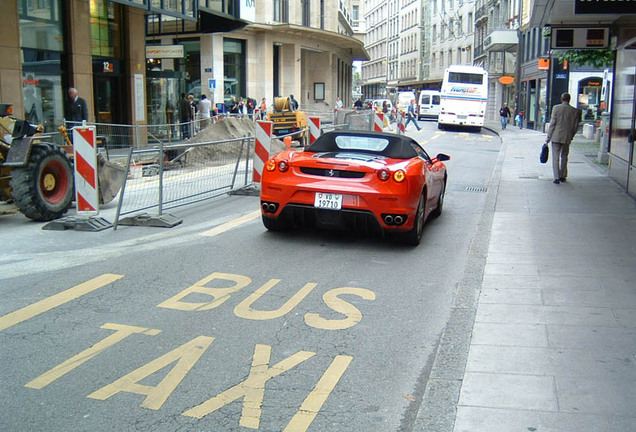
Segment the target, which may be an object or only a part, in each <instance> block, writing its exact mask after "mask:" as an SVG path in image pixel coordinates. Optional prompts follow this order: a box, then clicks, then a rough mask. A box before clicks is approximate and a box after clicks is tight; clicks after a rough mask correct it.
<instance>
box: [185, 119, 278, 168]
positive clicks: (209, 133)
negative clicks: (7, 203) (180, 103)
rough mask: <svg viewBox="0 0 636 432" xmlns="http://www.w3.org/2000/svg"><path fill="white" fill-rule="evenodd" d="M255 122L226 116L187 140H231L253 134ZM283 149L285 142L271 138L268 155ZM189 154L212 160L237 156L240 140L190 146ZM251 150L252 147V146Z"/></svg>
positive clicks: (194, 157)
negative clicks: (230, 142)
mask: <svg viewBox="0 0 636 432" xmlns="http://www.w3.org/2000/svg"><path fill="white" fill-rule="evenodd" d="M254 127H255V123H254V122H253V121H252V120H249V119H247V118H233V117H231V118H227V119H224V120H221V121H219V122H218V123H214V124H211V125H210V126H208V127H206V128H205V129H203V130H202V131H200V132H199V133H198V134H197V135H196V136H195V137H193V138H192V139H190V140H188V142H189V143H196V144H203V143H211V142H215V141H222V140H231V139H236V138H244V137H246V136H249V137H252V136H254ZM283 150H285V144H284V143H283V142H282V141H281V140H279V139H273V140H272V143H271V147H270V155H272V156H273V155H275V154H277V153H280V152H281V151H283ZM189 151H190V154H191V155H192V156H193V159H194V160H202V159H203V160H214V159H219V158H225V157H231V156H235V157H238V154H239V152H240V151H241V141H239V140H237V141H235V142H233V143H232V144H219V145H215V144H211V145H209V146H197V147H192V148H191V149H190V150H189ZM251 151H252V152H253V151H254V149H253V148H252V150H251Z"/></svg>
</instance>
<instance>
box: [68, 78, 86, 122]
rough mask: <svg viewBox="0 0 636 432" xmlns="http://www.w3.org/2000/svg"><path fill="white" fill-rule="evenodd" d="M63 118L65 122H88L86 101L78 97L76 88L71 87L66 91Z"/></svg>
mask: <svg viewBox="0 0 636 432" xmlns="http://www.w3.org/2000/svg"><path fill="white" fill-rule="evenodd" d="M65 117H66V120H67V121H71V122H82V121H83V120H86V121H88V107H87V106H86V101H85V100H84V99H82V98H81V97H79V92H78V91H77V89H76V88H73V87H71V88H70V89H68V101H67V103H66V113H65Z"/></svg>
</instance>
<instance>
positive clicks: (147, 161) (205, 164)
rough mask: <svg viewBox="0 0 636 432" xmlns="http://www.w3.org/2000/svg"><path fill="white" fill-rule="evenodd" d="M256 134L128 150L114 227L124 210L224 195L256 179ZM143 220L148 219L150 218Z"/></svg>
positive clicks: (161, 211) (156, 207) (150, 208)
mask: <svg viewBox="0 0 636 432" xmlns="http://www.w3.org/2000/svg"><path fill="white" fill-rule="evenodd" d="M253 146H254V139H253V137H249V136H246V137H243V138H237V139H230V140H223V141H213V142H205V143H196V144H190V143H187V144H176V145H161V146H159V147H158V148H153V149H143V150H134V149H130V150H129V152H128V159H127V163H126V173H127V176H126V180H125V181H124V185H123V187H122V190H121V193H120V197H119V203H118V206H117V213H116V216H115V222H114V224H113V226H114V228H115V229H117V226H118V225H124V224H125V225H129V224H135V223H130V221H131V220H132V219H134V217H132V218H130V217H129V218H126V220H125V221H124V220H122V219H120V218H121V217H122V216H126V215H136V216H140V214H142V213H145V214H148V213H149V212H152V213H156V215H157V216H158V217H160V216H162V215H163V214H164V210H168V209H172V208H176V207H180V206H183V205H187V204H193V203H196V202H199V201H203V200H207V199H211V198H215V197H219V196H222V195H225V194H227V193H229V192H231V191H233V190H235V189H239V188H242V187H244V186H248V185H250V184H251V183H252V160H251V159H252V151H253V150H252V149H253ZM144 224H145V225H150V224H146V223H144Z"/></svg>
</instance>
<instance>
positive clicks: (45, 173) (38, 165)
mask: <svg viewBox="0 0 636 432" xmlns="http://www.w3.org/2000/svg"><path fill="white" fill-rule="evenodd" d="M11 190H12V192H11V195H12V196H13V199H14V201H15V204H16V206H18V208H19V209H20V212H22V214H24V215H25V216H26V217H28V218H29V219H33V220H34V221H38V222H46V221H50V220H53V219H57V218H59V217H61V216H62V215H63V214H64V213H66V212H67V211H68V208H69V207H70V205H71V202H72V201H73V164H72V162H71V160H70V159H69V158H68V156H66V153H65V152H64V150H63V149H62V148H60V147H57V146H54V145H51V144H36V145H34V146H33V147H32V148H31V155H30V156H29V160H28V161H27V164H26V166H23V167H19V168H14V169H13V170H12V171H11Z"/></svg>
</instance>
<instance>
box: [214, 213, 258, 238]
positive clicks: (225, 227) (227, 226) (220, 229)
mask: <svg viewBox="0 0 636 432" xmlns="http://www.w3.org/2000/svg"><path fill="white" fill-rule="evenodd" d="M260 215H261V211H260V210H256V211H253V212H252V213H248V214H246V215H245V216H241V217H239V218H236V219H233V220H231V221H229V222H225V223H224V224H221V225H219V226H217V227H214V228H212V229H211V230H207V231H204V232H202V233H201V235H204V236H206V237H215V236H218V235H219V234H223V233H224V232H226V231H229V230H231V229H234V228H236V227H239V226H241V225H243V224H246V223H248V222H249V221H252V220H254V219H256V218H258V217H259V216H260Z"/></svg>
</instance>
